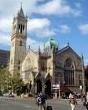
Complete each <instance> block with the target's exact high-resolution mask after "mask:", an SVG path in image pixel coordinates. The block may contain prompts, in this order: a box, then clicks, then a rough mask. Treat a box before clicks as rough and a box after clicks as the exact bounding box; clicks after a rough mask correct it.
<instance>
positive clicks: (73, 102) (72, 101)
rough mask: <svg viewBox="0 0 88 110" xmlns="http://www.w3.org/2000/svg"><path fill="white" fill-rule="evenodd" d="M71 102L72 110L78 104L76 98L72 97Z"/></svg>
mask: <svg viewBox="0 0 88 110" xmlns="http://www.w3.org/2000/svg"><path fill="white" fill-rule="evenodd" d="M69 103H70V105H71V110H75V108H76V105H77V101H76V98H74V97H71V98H70V101H69Z"/></svg>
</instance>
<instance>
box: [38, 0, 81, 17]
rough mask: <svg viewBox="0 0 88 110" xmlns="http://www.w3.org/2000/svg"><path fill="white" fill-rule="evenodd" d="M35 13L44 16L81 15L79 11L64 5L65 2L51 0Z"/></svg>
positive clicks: (63, 0)
mask: <svg viewBox="0 0 88 110" xmlns="http://www.w3.org/2000/svg"><path fill="white" fill-rule="evenodd" d="M36 13H40V14H46V15H74V16H79V15H80V14H81V11H80V9H78V8H77V9H75V8H72V7H71V6H70V5H68V4H67V3H66V1H65V0H51V1H49V2H47V3H46V4H43V5H41V6H39V7H38V8H37V10H36Z"/></svg>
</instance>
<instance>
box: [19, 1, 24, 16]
mask: <svg viewBox="0 0 88 110" xmlns="http://www.w3.org/2000/svg"><path fill="white" fill-rule="evenodd" d="M18 16H20V17H24V12H23V8H22V3H21V7H20V10H19V11H18Z"/></svg>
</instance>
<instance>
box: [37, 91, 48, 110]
mask: <svg viewBox="0 0 88 110" xmlns="http://www.w3.org/2000/svg"><path fill="white" fill-rule="evenodd" d="M46 100H47V97H46V95H45V94H44V93H42V92H40V94H39V95H38V97H37V102H38V106H39V110H46Z"/></svg>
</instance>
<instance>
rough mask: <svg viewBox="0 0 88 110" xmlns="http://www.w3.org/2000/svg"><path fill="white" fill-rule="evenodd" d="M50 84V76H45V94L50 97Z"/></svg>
mask: <svg viewBox="0 0 88 110" xmlns="http://www.w3.org/2000/svg"><path fill="white" fill-rule="evenodd" d="M51 82H52V77H51V75H50V73H48V74H47V76H46V77H45V93H46V94H47V95H48V96H51V89H52V87H51V85H52V84H51Z"/></svg>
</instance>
